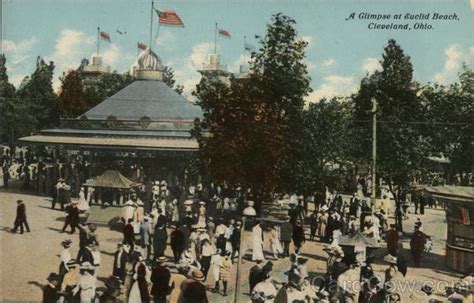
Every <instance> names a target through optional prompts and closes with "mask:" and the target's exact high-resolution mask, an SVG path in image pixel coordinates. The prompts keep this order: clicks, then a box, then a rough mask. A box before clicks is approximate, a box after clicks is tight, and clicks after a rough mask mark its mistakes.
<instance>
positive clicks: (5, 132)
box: [0, 54, 19, 145]
mask: <svg viewBox="0 0 474 303" xmlns="http://www.w3.org/2000/svg"><path fill="white" fill-rule="evenodd" d="M6 61H7V59H6V58H5V55H4V54H1V55H0V117H2V119H1V123H0V125H1V127H0V142H3V143H7V144H9V145H12V144H13V142H14V140H15V138H16V137H17V134H16V132H17V127H16V126H17V124H18V121H19V120H18V116H17V114H18V110H17V103H18V102H17V101H18V100H17V99H16V97H15V93H16V91H15V87H14V86H13V84H11V83H9V82H8V75H7V68H6V66H5V64H6Z"/></svg>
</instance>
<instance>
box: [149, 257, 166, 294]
mask: <svg viewBox="0 0 474 303" xmlns="http://www.w3.org/2000/svg"><path fill="white" fill-rule="evenodd" d="M155 261H156V265H155V267H154V268H153V271H152V272H151V282H152V283H153V287H152V288H151V293H152V294H153V298H154V299H155V303H166V296H167V295H168V294H169V291H170V289H169V288H170V286H169V283H170V279H171V273H170V270H169V269H168V268H166V267H164V266H163V263H164V262H166V257H164V256H159V257H157V258H156V259H155Z"/></svg>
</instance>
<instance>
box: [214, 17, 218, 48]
mask: <svg viewBox="0 0 474 303" xmlns="http://www.w3.org/2000/svg"><path fill="white" fill-rule="evenodd" d="M214 54H216V55H217V22H216V29H215V31H214Z"/></svg>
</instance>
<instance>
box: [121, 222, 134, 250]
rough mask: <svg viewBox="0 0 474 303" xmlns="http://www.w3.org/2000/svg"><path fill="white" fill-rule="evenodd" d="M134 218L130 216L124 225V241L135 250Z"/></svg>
mask: <svg viewBox="0 0 474 303" xmlns="http://www.w3.org/2000/svg"><path fill="white" fill-rule="evenodd" d="M132 223H133V219H132V218H129V219H128V221H127V222H126V224H125V226H124V227H123V243H124V244H128V245H129V246H130V250H132V251H133V249H134V247H135V230H134V228H133V225H132Z"/></svg>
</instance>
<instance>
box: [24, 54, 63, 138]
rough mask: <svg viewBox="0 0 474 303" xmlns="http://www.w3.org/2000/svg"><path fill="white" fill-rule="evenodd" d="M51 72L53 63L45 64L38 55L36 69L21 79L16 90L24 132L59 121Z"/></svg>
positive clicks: (48, 126) (37, 129) (54, 124)
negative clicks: (27, 76) (20, 83)
mask: <svg viewBox="0 0 474 303" xmlns="http://www.w3.org/2000/svg"><path fill="white" fill-rule="evenodd" d="M53 72H54V63H53V62H49V64H46V62H45V61H44V60H43V59H41V58H40V57H38V59H37V62H36V70H35V71H34V72H33V74H32V75H31V76H30V77H29V78H26V79H25V80H23V82H22V85H21V86H20V88H19V90H18V93H17V97H18V100H19V102H20V104H19V106H18V108H19V109H22V110H21V111H19V112H20V113H21V124H22V125H24V128H25V129H24V130H23V133H24V134H28V133H30V132H36V131H39V130H41V129H45V128H50V127H54V126H56V125H58V123H59V110H58V104H57V96H56V94H55V93H54V91H53V86H52V80H53ZM17 110H18V109H17Z"/></svg>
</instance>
